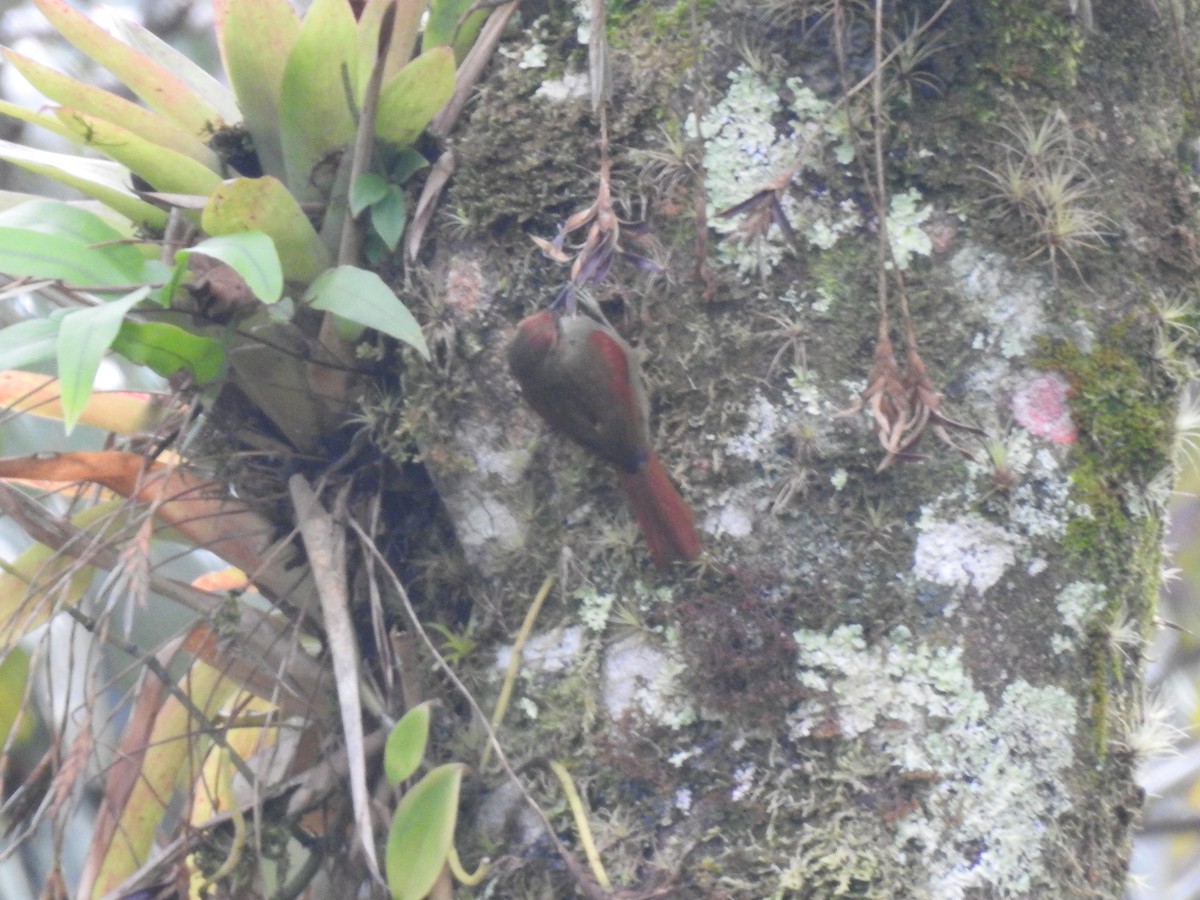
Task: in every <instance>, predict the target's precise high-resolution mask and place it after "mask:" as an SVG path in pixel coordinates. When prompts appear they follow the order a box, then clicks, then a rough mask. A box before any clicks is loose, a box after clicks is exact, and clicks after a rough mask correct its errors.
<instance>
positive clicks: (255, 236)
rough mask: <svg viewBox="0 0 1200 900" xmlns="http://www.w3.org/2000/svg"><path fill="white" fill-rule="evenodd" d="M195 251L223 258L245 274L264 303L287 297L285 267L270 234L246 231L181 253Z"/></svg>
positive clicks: (188, 255)
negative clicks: (284, 294)
mask: <svg viewBox="0 0 1200 900" xmlns="http://www.w3.org/2000/svg"><path fill="white" fill-rule="evenodd" d="M193 253H199V254H200V255H201V256H209V257H212V258H213V259H219V260H220V261H221V262H223V263H225V264H226V265H227V266H229V267H230V268H231V269H233V270H234V271H235V272H237V273H238V274H239V275H241V276H242V278H243V279H244V280H245V282H246V285H247V287H249V288H250V290H251V292H253V294H254V296H255V297H257V298H258V299H259V300H261V301H262V302H263V303H274V302H276V301H277V300H278V299H279V298H280V297H282V296H283V269H282V268H281V267H280V264H279V254H278V253H277V252H276V250H275V244H274V242H272V240H271V238H270V236H269V235H267V234H264V233H263V232H261V231H243V232H241V233H240V234H226V235H221V236H220V237H211V238H208V239H207V240H204V241H201V242H200V243H199V244H196V245H195V246H194V247H189V248H188V249H186V250H180V251H179V254H177V256H176V259H178V258H179V256H184V257H190V256H191V255H192V254H193Z"/></svg>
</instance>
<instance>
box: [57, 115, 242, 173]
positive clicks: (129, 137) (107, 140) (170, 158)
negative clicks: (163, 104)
mask: <svg viewBox="0 0 1200 900" xmlns="http://www.w3.org/2000/svg"><path fill="white" fill-rule="evenodd" d="M55 114H56V115H57V116H58V118H59V121H61V122H62V123H63V125H65V126H66V127H67V128H68V129H70V131H71V132H72V133H73V135H74V137H75V140H77V141H79V142H80V143H82V144H85V145H86V146H88V147H92V148H93V149H95V150H99V151H100V152H101V153H103V154H104V155H105V156H108V157H111V158H112V159H115V160H116V161H117V162H119V163H121V164H122V165H124V166H126V167H128V168H129V170H130V171H132V172H136V173H137V174H138V175H140V176H141V177H142V178H144V179H146V181H147V182H149V183H150V184H151V185H152V186H153V187H154V189H155V190H159V191H166V192H167V193H171V194H207V193H209V192H210V191H212V190H213V189H214V188H215V187H216V186H217V185H218V184H220V183H221V176H220V175H218V174H217V173H216V172H214V171H213V170H212V169H209V168H208V167H206V166H204V165H203V164H201V163H198V162H196V160H194V159H192V158H190V157H187V156H184V155H183V154H182V153H177V152H176V151H174V150H169V149H167V148H166V147H160V146H158V145H157V144H153V143H151V142H150V141H148V140H146V139H145V138H143V137H139V136H138V135H136V134H134V133H133V132H132V131H129V130H128V129H126V128H122V127H121V126H120V125H113V124H112V123H111V122H106V121H104V120H103V119H97V118H96V117H95V116H89V115H87V114H86V113H83V112H80V111H79V110H75V109H69V108H67V107H61V108H59V109H57V110H55Z"/></svg>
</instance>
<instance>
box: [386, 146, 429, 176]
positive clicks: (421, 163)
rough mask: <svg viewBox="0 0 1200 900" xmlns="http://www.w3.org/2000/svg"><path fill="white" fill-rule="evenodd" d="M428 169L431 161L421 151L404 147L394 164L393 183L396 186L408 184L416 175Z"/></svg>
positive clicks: (392, 168)
mask: <svg viewBox="0 0 1200 900" xmlns="http://www.w3.org/2000/svg"><path fill="white" fill-rule="evenodd" d="M428 168H429V160H427V159H426V158H425V157H424V156H423V155H422V154H421V151H419V150H417V149H416V148H415V147H404V148H403V149H401V150H400V152H399V153H397V154H396V158H395V160H394V161H393V162H392V167H391V170H390V171H391V176H392V181H394V182H395V183H396V184H406V183H407V182H408V179H410V178H412V177H413V175H414V174H415V173H417V172H420V171H421V170H422V169H428Z"/></svg>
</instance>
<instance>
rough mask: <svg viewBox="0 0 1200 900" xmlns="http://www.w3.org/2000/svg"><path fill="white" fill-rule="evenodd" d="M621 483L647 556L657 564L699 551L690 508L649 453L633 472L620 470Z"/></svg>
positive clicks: (663, 563)
mask: <svg viewBox="0 0 1200 900" xmlns="http://www.w3.org/2000/svg"><path fill="white" fill-rule="evenodd" d="M621 487H622V488H624V490H625V495H626V496H627V497H628V498H629V504H630V505H631V506H632V507H633V514H634V516H636V517H637V520H638V525H640V526H641V528H642V533H643V534H644V535H646V543H647V544H648V545H649V546H650V556H651V557H652V558H653V559H654V564H655V565H656V566H658V567H659V568H665V567H666V566H668V565H670V564H671V563H672V562H673V561H674V560H677V559H684V560H686V559H695V558H696V556H698V555H699V554H700V536H699V535H698V534H697V533H696V526H695V524H694V523H693V521H692V511H691V509H690V508H689V507H688V505H687V504H686V503H685V502H684V501H683V498H682V497H680V496H679V492H678V491H677V490H675V485H673V484H671V479H670V477H669V476H668V475H667V470H666V469H664V468H663V467H662V463H660V462H659V461H658V457H657V456H655V455H654V454H653V453H651V454H650V458H649V459H647V460H646V463H645V465H643V466H642V467H641V469H640V470H639V471H638V472H636V473H634V474H632V475H631V474H629V473H628V472H622V473H621Z"/></svg>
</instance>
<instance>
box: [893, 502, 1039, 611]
mask: <svg viewBox="0 0 1200 900" xmlns="http://www.w3.org/2000/svg"><path fill="white" fill-rule="evenodd" d="M1023 545H1024V541H1023V539H1022V538H1021V537H1020V536H1018V535H1016V534H1013V533H1012V532H1010V531H1007V530H1005V529H1003V528H1001V527H999V526H998V525H993V524H992V523H991V522H988V521H987V520H986V519H984V518H982V517H981V516H977V515H974V514H971V515H965V516H961V517H959V518H957V519H955V520H953V521H946V520H940V519H926V520H924V521H922V522H921V534H920V535H919V536H918V537H917V547H916V552H915V555H914V560H913V573H914V574H915V575H916V576H917V577H918V578H924V579H925V580H926V581H932V582H934V583H935V584H942V585H946V586H948V587H953V588H957V589H960V590H965V589H966V588H968V587H970V588H974V590H975V591H976V592H978V593H980V594H982V593H984V592H985V591H986V590H987V589H988V588H990V587H991V586H992V585H994V584H995V583H996V582H997V581H999V580H1000V579H1001V578H1002V577H1003V575H1004V573H1005V572H1007V571H1008V569H1009V568H1011V567H1012V566H1013V564H1014V563H1016V561H1017V551H1018V550H1020V549H1022V547H1023Z"/></svg>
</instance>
